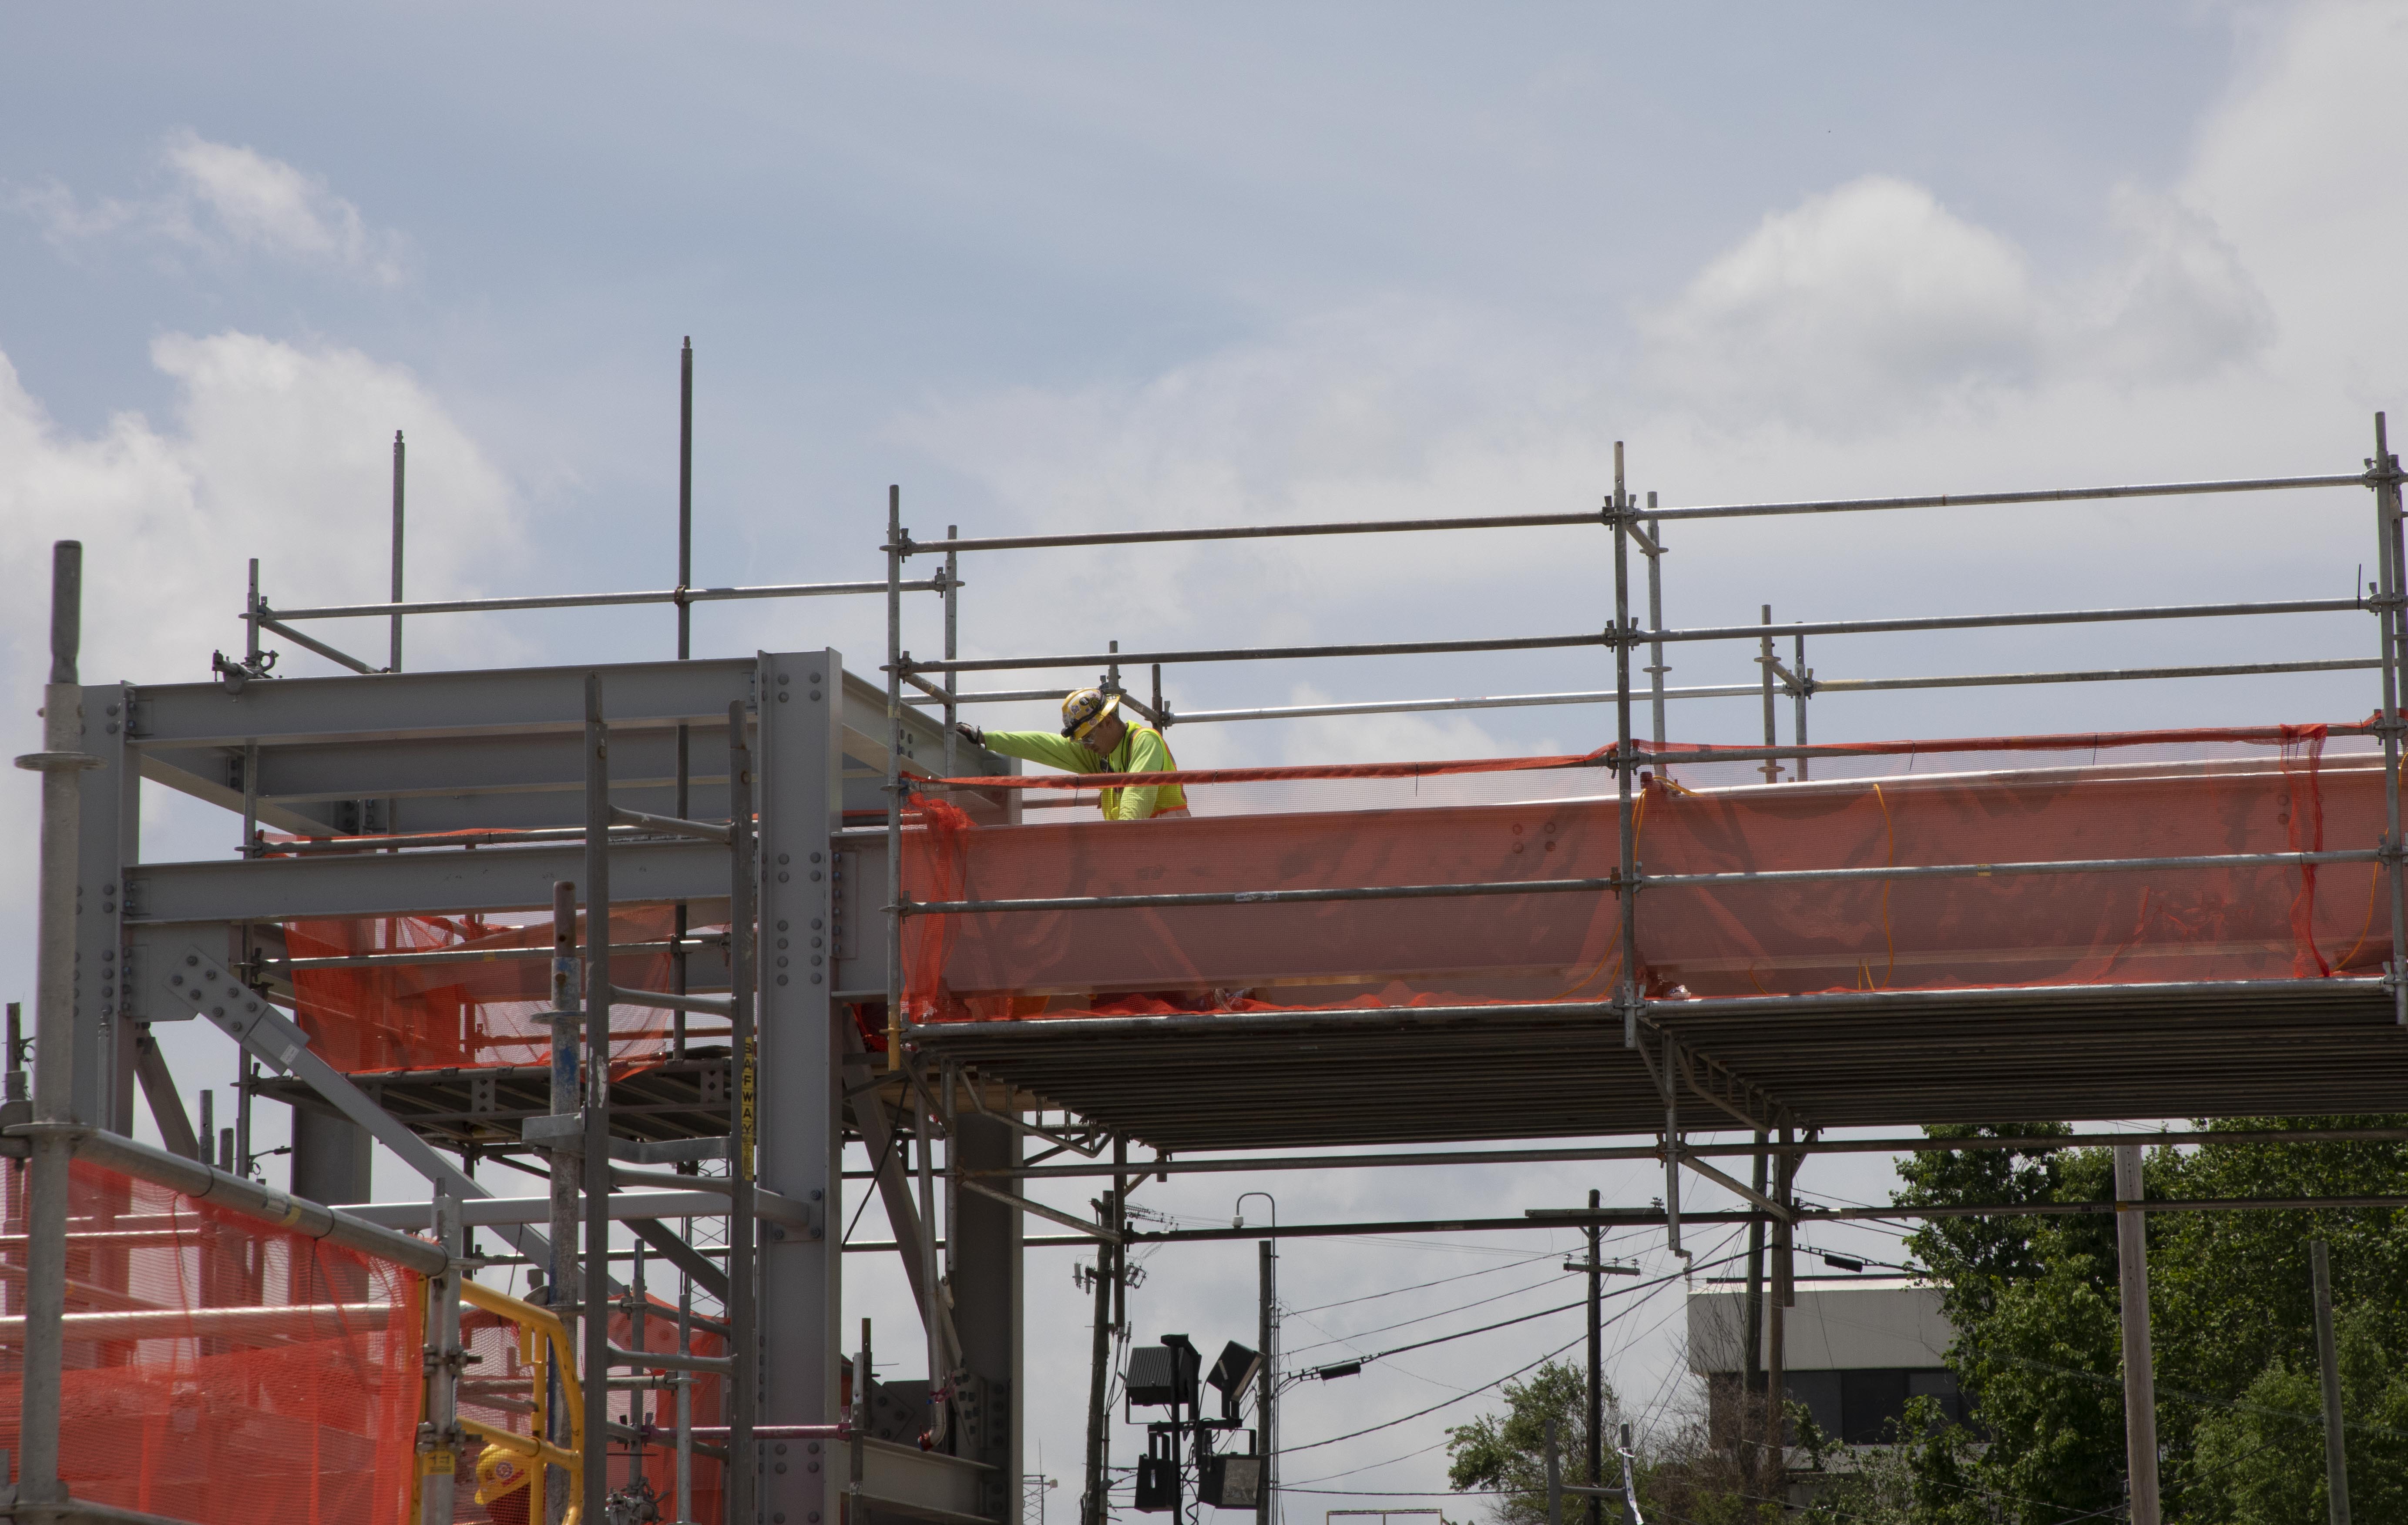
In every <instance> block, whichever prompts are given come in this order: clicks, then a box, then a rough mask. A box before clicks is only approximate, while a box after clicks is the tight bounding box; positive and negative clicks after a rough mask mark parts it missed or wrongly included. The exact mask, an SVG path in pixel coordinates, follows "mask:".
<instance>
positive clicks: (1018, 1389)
mask: <svg viewBox="0 0 2408 1525" xmlns="http://www.w3.org/2000/svg"><path fill="white" fill-rule="evenodd" d="M979 1083H982V1082H977V1081H966V1082H962V1083H961V1084H960V1085H958V1086H956V1087H955V1088H953V1089H954V1090H955V1092H956V1094H958V1092H959V1091H960V1090H963V1089H966V1088H967V1086H968V1085H970V1084H979ZM951 1110H952V1112H953V1118H952V1123H953V1128H952V1131H951V1133H949V1134H948V1136H947V1137H946V1140H945V1153H946V1162H947V1164H948V1165H949V1166H951V1165H953V1163H954V1162H956V1161H958V1162H959V1166H960V1168H961V1169H963V1170H1009V1169H1011V1168H1012V1167H1013V1166H1015V1165H1017V1164H1019V1163H1020V1133H1019V1132H1018V1131H1017V1130H1016V1129H1014V1128H1012V1127H1011V1124H1009V1123H1008V1122H1006V1121H1004V1120H1003V1119H1000V1118H993V1117H989V1116H987V1115H986V1114H984V1113H982V1112H977V1111H973V1110H972V1109H971V1108H970V1107H969V1106H968V1105H956V1106H953V1107H952V1108H951ZM950 1205H951V1207H952V1209H953V1210H952V1212H951V1213H950V1214H949V1215H948V1216H947V1218H946V1220H945V1241H946V1247H947V1248H948V1249H949V1250H951V1251H952V1263H953V1265H954V1266H955V1267H956V1268H958V1273H959V1274H957V1275H954V1276H951V1277H950V1278H948V1283H947V1286H948V1290H950V1291H951V1293H952V1295H953V1333H954V1334H955V1336H956V1337H957V1338H958V1339H959V1340H960V1341H961V1364H962V1366H963V1368H964V1369H966V1370H967V1371H968V1372H969V1373H971V1374H972V1375H974V1376H978V1377H983V1378H985V1386H986V1402H985V1404H983V1405H982V1407H983V1409H984V1412H983V1413H978V1412H975V1411H972V1410H969V1409H968V1407H967V1406H966V1405H965V1404H962V1403H961V1402H960V1400H959V1399H956V1401H955V1405H954V1409H955V1413H954V1422H955V1426H956V1429H957V1433H956V1435H955V1438H954V1444H953V1454H954V1455H955V1456H960V1457H966V1458H968V1460H970V1461H982V1462H984V1463H986V1464H987V1465H988V1466H991V1467H993V1468H995V1469H996V1470H995V1472H994V1473H993V1474H992V1475H991V1476H992V1479H993V1481H994V1482H995V1484H996V1487H998V1488H999V1489H1002V1494H1001V1497H999V1498H996V1499H994V1500H992V1501H990V1502H991V1504H992V1507H991V1508H990V1509H989V1511H988V1518H992V1519H1002V1520H1016V1519H1018V1518H1020V1490H1021V1487H1022V1483H1023V1469H1022V1467H1021V1464H1020V1451H1021V1448H1020V1435H1021V1428H1022V1426H1021V1414H1022V1411H1023V1409H1024V1408H1025V1402H1024V1400H1025V1398H1026V1396H1027V1394H1026V1393H1025V1390H1024V1386H1025V1381H1024V1374H1023V1371H1022V1362H1021V1346H1022V1328H1021V1301H1022V1299H1021V1287H1022V1280H1023V1277H1022V1275H1021V1270H1022V1267H1021V1261H1022V1248H1021V1240H1022V1235H1023V1232H1024V1225H1025V1223H1026V1221H1027V1220H1026V1219H1025V1218H1024V1217H1023V1216H1022V1214H1021V1212H1020V1210H1019V1209H1018V1208H1016V1207H1008V1206H1006V1205H1004V1204H1002V1203H999V1202H997V1201H996V1200H995V1199H994V1198H992V1197H984V1196H980V1195H979V1194H977V1193H976V1192H970V1191H964V1192H959V1193H957V1194H955V1195H954V1196H953V1201H952V1204H950ZM972 1386H973V1390H974V1389H975V1384H973V1385H972ZM998 1410H999V1411H1000V1412H999V1413H998Z"/></svg>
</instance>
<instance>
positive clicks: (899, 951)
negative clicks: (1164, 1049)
mask: <svg viewBox="0 0 2408 1525" xmlns="http://www.w3.org/2000/svg"><path fill="white" fill-rule="evenodd" d="M945 681H946V683H947V684H948V685H951V684H953V683H954V682H956V681H958V679H957V678H955V677H954V676H953V674H951V673H948V674H946V675H945ZM902 1068H903V489H902V488H901V486H899V485H897V484H894V483H889V484H888V485H887V489H886V1069H887V1073H889V1074H893V1073H895V1072H896V1071H898V1070H900V1069H902ZM932 1375H933V1374H932Z"/></svg>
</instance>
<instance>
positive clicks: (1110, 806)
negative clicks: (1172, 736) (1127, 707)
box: [986, 725, 1187, 820]
mask: <svg viewBox="0 0 2408 1525" xmlns="http://www.w3.org/2000/svg"><path fill="white" fill-rule="evenodd" d="M986 746H987V749H988V750H989V751H994V752H1001V753H1002V754H1003V755H1004V756H1006V757H1018V758H1025V759H1026V760H1027V761H1029V762H1031V763H1044V764H1045V765H1046V766H1047V767H1049V768H1060V769H1061V770H1062V771H1063V772H1065V773H1173V772H1176V771H1177V770H1178V767H1179V764H1178V763H1176V762H1174V761H1173V760H1172V758H1171V756H1170V744H1169V743H1168V742H1166V741H1164V740H1163V739H1162V733H1161V732H1159V731H1156V730H1155V729H1154V727H1152V726H1150V725H1131V726H1129V727H1128V728H1127V730H1126V731H1125V733H1124V734H1122V736H1121V739H1120V745H1119V746H1117V747H1114V748H1112V755H1111V756H1110V757H1097V755H1096V754H1095V753H1093V752H1091V751H1089V750H1087V748H1086V746H1085V745H1084V744H1083V743H1082V742H1076V741H1072V740H1071V739H1070V738H1069V737H1068V736H1060V735H1055V734H1054V733H1052V732H1050V731H990V732H988V733H987V734H986ZM1101 792H1102V799H1101V801H1100V803H1101V804H1102V805H1103V807H1104V819H1105V820H1148V819H1150V818H1152V817H1154V816H1158V815H1161V814H1163V813H1164V812H1166V811H1170V810H1184V809H1186V808H1187V794H1186V791H1183V790H1182V789H1181V788H1180V787H1179V786H1178V785H1177V784H1157V785H1153V786H1150V787H1147V788H1143V789H1135V788H1132V789H1107V790H1104V791H1101Z"/></svg>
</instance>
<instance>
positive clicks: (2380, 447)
mask: <svg viewBox="0 0 2408 1525" xmlns="http://www.w3.org/2000/svg"><path fill="white" fill-rule="evenodd" d="M2367 465H2368V467H2369V475H2371V476H2372V477H2373V479H2374V522H2375V539H2376V541H2377V545H2376V548H2375V566H2376V568H2377V572H2376V577H2377V578H2378V581H2377V588H2378V589H2379V591H2380V598H2379V599H2378V602H2379V603H2380V604H2381V606H2382V607H2381V608H2380V609H2379V610H2378V611H2377V615H2378V619H2379V621H2380V623H2381V626H2382V629H2383V724H2382V726H2381V727H2380V729H2381V731H2382V733H2383V811H2384V818H2383V819H2384V838H2383V850H2384V855H2385V857H2386V861H2387V863H2388V868H2389V875H2388V877H2389V879H2390V886H2391V965H2390V969H2389V971H2388V976H2389V978H2390V981H2391V1000H2392V1012H2393V1015H2394V1017H2395V1019H2397V1020H2398V1021H2399V1022H2400V1023H2401V1025H2402V1026H2408V878H2404V877H2403V876H2408V862H2403V861H2402V860H2403V858H2408V844H2403V843H2402V842H2401V832H2400V826H2401V821H2400V731H2401V713H2400V703H2401V684H2402V680H2403V675H2402V664H2403V663H2402V658H2403V654H2408V652H2403V648H2408V618H2403V616H2402V611H2401V604H2402V602H2403V591H2408V577H2403V575H2402V570H2401V560H2402V555H2401V552H2402V547H2401V527H2400V526H2401V509H2400V468H2399V465H2398V463H2396V462H2395V461H2394V460H2393V458H2392V455H2391V442H2390V432H2389V429H2388V427H2387V425H2386V420H2385V418H2384V415H2382V414H2380V413H2377V414H2376V415H2374V459H2373V460H2372V461H2370V462H2368V463H2367Z"/></svg>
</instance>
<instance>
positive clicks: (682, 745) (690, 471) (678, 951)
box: [394, 334, 694, 1518]
mask: <svg viewBox="0 0 2408 1525" xmlns="http://www.w3.org/2000/svg"><path fill="white" fill-rule="evenodd" d="M693 586H694V335H691V334H689V335H686V339H685V346H684V348H683V349H680V350H679V351H678V576H677V654H678V661H680V662H691V661H693V660H694V601H693V600H692V599H690V598H688V597H687V596H686V592H687V590H688V589H690V588H692V587H693ZM394 596H395V597H396V598H397V597H399V596H400V595H399V594H398V593H396V594H394ZM693 748H694V734H693V728H692V727H690V726H686V725H682V724H681V725H680V726H679V727H678V728H677V807H676V809H675V811H674V812H673V813H674V814H675V815H676V816H677V817H678V819H679V820H693V819H694V800H693V793H694V763H693ZM688 912H689V908H688V906H687V905H686V903H685V902H684V901H682V900H681V901H679V902H678V903H677V911H676V921H675V932H674V934H673V936H672V938H671V941H670V944H669V981H670V983H669V989H670V990H671V991H675V992H676V993H677V994H679V995H683V994H685V993H686V990H687V983H686V981H687V970H686V948H685V934H686V932H687V930H688V927H687V922H688V919H689V914H688ZM669 1022H670V1033H669V1051H670V1052H671V1053H673V1054H675V1055H676V1056H677V1057H678V1058H680V1059H683V1058H684V1057H685V1008H684V1007H683V1006H680V1007H679V1008H677V1009H676V1010H675V1011H673V1012H671V1013H670V1014H669ZM680 1391H683V1389H680ZM681 1518H682V1517H681Z"/></svg>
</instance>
